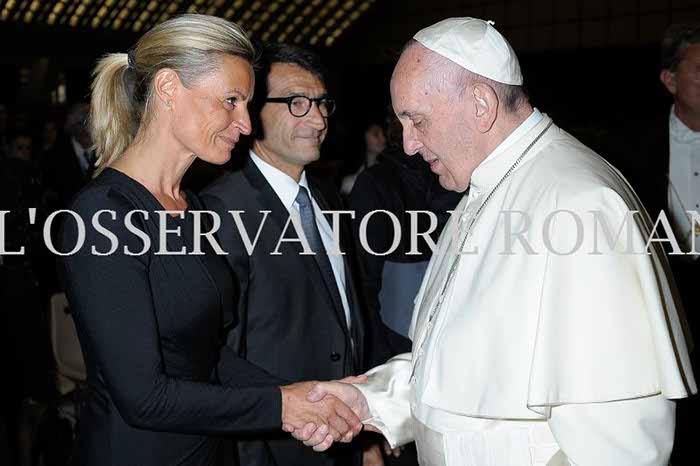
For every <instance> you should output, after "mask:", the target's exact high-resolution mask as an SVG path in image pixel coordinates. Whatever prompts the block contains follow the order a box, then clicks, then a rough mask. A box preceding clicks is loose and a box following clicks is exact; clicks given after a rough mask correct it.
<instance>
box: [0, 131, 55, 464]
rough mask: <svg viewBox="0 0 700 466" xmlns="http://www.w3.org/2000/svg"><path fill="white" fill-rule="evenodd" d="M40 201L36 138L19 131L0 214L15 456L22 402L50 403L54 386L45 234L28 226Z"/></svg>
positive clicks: (3, 180)
mask: <svg viewBox="0 0 700 466" xmlns="http://www.w3.org/2000/svg"><path fill="white" fill-rule="evenodd" d="M40 198H41V189H40V186H39V182H38V172H37V169H36V166H35V164H34V160H33V139H32V136H31V135H30V134H29V133H27V132H21V131H19V132H16V133H15V134H14V135H13V136H12V137H10V138H9V145H8V154H7V157H6V159H5V160H3V161H2V163H1V164H0V210H2V211H9V212H8V213H7V214H5V216H4V220H3V225H2V227H3V233H4V238H3V243H4V244H3V246H4V248H5V251H8V254H2V255H0V303H2V304H0V332H2V334H1V335H0V348H1V350H0V352H1V353H2V354H3V359H5V360H6V361H4V364H3V367H4V368H5V372H6V374H7V378H6V382H5V383H3V384H2V388H1V389H0V390H2V393H1V394H0V400H2V403H3V407H2V409H1V411H2V413H3V414H4V416H5V417H6V419H7V421H6V423H7V426H6V429H7V434H8V439H7V443H8V444H9V445H10V448H11V451H13V452H14V451H15V450H16V449H15V447H17V446H19V445H18V439H19V438H20V437H21V435H20V433H19V432H18V426H19V416H18V415H19V411H18V409H19V407H20V405H21V403H23V402H25V403H34V402H35V401H36V400H45V399H47V397H48V396H49V395H50V393H49V390H50V387H51V380H50V365H49V348H48V331H47V328H46V319H45V314H44V313H43V309H44V308H43V306H42V304H43V303H42V301H41V298H40V293H39V286H38V283H37V274H36V264H35V260H34V259H35V258H36V252H37V250H38V248H39V247H40V245H41V242H42V239H41V230H40V228H36V227H32V226H31V225H30V224H29V220H28V214H27V212H28V209H29V208H32V207H39V205H40ZM22 248H23V249H22ZM20 251H22V253H21V254H10V253H9V252H14V253H17V252H20ZM3 440H4V439H3ZM13 455H14V453H13Z"/></svg>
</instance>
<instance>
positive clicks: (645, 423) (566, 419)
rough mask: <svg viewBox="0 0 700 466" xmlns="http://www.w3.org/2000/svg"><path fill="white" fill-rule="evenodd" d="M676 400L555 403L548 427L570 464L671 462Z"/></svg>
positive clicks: (619, 465) (635, 465) (649, 465)
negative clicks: (557, 404) (558, 404)
mask: <svg viewBox="0 0 700 466" xmlns="http://www.w3.org/2000/svg"><path fill="white" fill-rule="evenodd" d="M675 413H676V406H675V402H673V401H671V400H668V399H666V398H664V397H663V396H662V395H656V396H651V397H646V398H638V399H633V400H624V401H612V402H608V403H590V404H567V405H561V406H557V407H554V408H552V411H551V417H550V419H549V421H548V422H549V427H550V429H551V431H552V434H553V435H554V438H555V439H556V441H557V443H558V444H559V446H560V448H561V450H562V452H563V453H564V454H565V455H566V457H567V458H568V460H569V463H570V464H571V465H572V466H589V465H590V466H667V465H668V461H669V458H670V456H671V450H672V448H673V435H674V427H675Z"/></svg>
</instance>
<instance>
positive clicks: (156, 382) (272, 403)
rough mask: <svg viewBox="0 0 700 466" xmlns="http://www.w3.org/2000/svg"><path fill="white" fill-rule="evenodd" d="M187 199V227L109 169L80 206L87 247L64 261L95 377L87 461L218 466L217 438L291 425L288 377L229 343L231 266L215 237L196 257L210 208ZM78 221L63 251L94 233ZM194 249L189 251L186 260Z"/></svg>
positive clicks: (68, 227)
mask: <svg viewBox="0 0 700 466" xmlns="http://www.w3.org/2000/svg"><path fill="white" fill-rule="evenodd" d="M187 195H188V203H189V207H188V210H187V211H186V213H185V218H184V219H179V218H173V217H171V216H170V215H167V214H166V215H165V216H164V217H163V218H162V219H161V217H159V216H158V215H157V214H156V213H155V211H159V210H160V211H163V210H164V208H163V207H162V205H161V204H160V203H159V202H158V201H157V199H156V198H155V197H154V196H153V195H152V194H151V193H150V192H149V191H148V190H147V189H146V188H145V187H144V186H142V185H141V184H139V183H138V182H136V181H135V180H133V179H132V178H130V177H128V176H127V175H125V174H123V173H122V172H119V171H117V170H114V169H109V168H108V169H106V170H105V171H104V172H103V173H102V174H100V176H98V177H97V178H96V179H95V180H94V181H93V182H92V183H91V184H90V185H88V187H86V188H85V189H84V190H83V191H82V192H81V193H80V194H79V195H78V196H77V198H76V199H75V200H74V202H73V205H72V208H71V210H73V211H74V212H76V213H77V214H78V215H79V216H80V217H81V218H82V219H83V223H84V225H85V229H84V233H85V235H84V236H85V241H84V244H83V245H82V247H81V248H80V250H79V251H78V252H77V253H75V254H72V255H68V256H64V257H62V265H63V268H64V270H63V271H64V274H65V282H66V283H65V285H66V293H67V296H68V301H69V304H70V309H71V312H72V313H73V316H74V318H75V322H76V327H77V329H78V334H79V337H80V342H81V346H82V348H83V354H84V356H85V362H86V366H87V374H88V375H87V385H88V388H87V393H86V396H85V399H84V401H83V402H82V403H81V408H82V409H81V418H80V423H79V434H78V435H79V436H78V448H77V454H78V457H79V463H80V464H84V465H96V466H97V465H100V466H110V465H113V466H116V465H124V466H149V465H153V466H164V465H216V464H219V463H220V457H221V448H220V447H221V440H220V439H219V438H217V434H226V433H240V432H246V433H250V432H256V431H263V430H272V429H279V427H280V424H281V420H280V418H281V395H280V391H279V388H278V385H279V384H280V383H281V381H279V380H278V379H276V378H275V377H273V376H271V375H269V374H267V373H266V372H264V371H262V370H261V369H258V368H257V367H256V366H253V365H251V364H250V363H248V362H246V361H244V360H242V359H240V358H238V357H237V355H236V354H235V352H233V350H232V349H230V348H229V346H227V345H226V334H225V329H228V328H230V327H231V326H233V325H235V323H236V322H235V321H234V317H233V312H232V310H233V309H234V302H233V300H234V280H233V277H232V275H231V272H230V271H229V269H228V265H227V263H226V261H225V259H224V258H223V257H219V256H217V255H216V254H214V253H213V251H212V248H211V246H210V244H209V242H208V240H207V239H206V238H203V237H202V238H201V249H202V252H203V253H204V254H202V255H194V254H189V253H191V252H192V251H193V246H194V245H195V244H194V243H193V241H194V237H193V226H194V215H195V214H194V213H193V211H196V210H203V206H202V204H201V202H200V201H199V200H198V199H197V198H196V197H195V196H194V195H193V194H191V193H187ZM105 210H106V211H107V212H104V211H105ZM99 211H103V212H101V213H100V214H99V217H97V218H98V222H93V215H94V214H95V213H97V212H99ZM134 211H140V212H134ZM129 212H132V213H131V214H129ZM144 213H147V215H148V218H147V219H146V218H145V215H144ZM129 215H130V216H129ZM202 218H203V220H204V221H203V222H202V223H203V225H202V228H201V230H202V232H207V231H208V230H209V227H208V225H209V222H206V220H209V218H208V217H207V215H206V214H202ZM95 223H99V225H101V227H100V226H97V225H95ZM77 225H78V222H76V220H75V219H74V218H70V217H67V216H66V218H65V221H64V227H63V232H62V236H61V247H62V248H63V249H62V252H70V251H71V250H72V249H73V248H74V247H75V246H76V244H77V241H78V240H79V237H80V236H82V235H81V234H80V233H81V231H80V228H79V227H78V226H77ZM166 229H167V232H166ZM178 229H179V230H180V233H179V234H178V233H177V232H176V230H178ZM231 233H233V232H231ZM163 240H164V241H163ZM148 242H150V247H148V250H147V251H146V252H145V253H143V254H140V253H141V252H142V251H143V250H144V249H145V248H144V246H145V243H148ZM115 246H116V248H115ZM93 248H94V249H93ZM125 248H127V249H128V252H125ZM183 248H184V249H186V252H187V253H188V254H185V255H176V254H175V253H177V252H180V251H181V250H182V249H183ZM112 249H114V250H113V251H111V250H112ZM105 253H110V254H107V255H102V256H100V255H98V254H105Z"/></svg>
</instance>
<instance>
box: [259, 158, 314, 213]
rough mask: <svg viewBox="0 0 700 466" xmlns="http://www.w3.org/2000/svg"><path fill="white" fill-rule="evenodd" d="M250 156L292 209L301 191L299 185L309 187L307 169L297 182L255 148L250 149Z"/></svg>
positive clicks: (283, 201)
mask: <svg viewBox="0 0 700 466" xmlns="http://www.w3.org/2000/svg"><path fill="white" fill-rule="evenodd" d="M250 158H251V159H252V160H253V163H255V165H256V166H257V167H258V169H259V170H260V172H262V174H263V176H264V177H265V179H266V180H267V182H268V183H270V186H272V189H273V190H274V191H275V193H276V194H277V197H279V198H280V201H282V204H284V206H285V207H286V208H287V210H290V209H291V208H292V206H293V205H294V201H295V200H296V198H297V194H298V193H299V186H303V187H305V188H306V189H309V183H308V181H307V180H306V171H303V172H301V178H300V180H299V183H297V182H296V181H294V178H292V177H291V176H289V175H287V174H286V173H284V172H283V171H282V170H280V169H278V168H276V167H273V166H272V165H270V164H269V163H267V162H265V161H264V160H263V159H261V158H260V157H259V156H258V155H257V154H256V153H255V152H253V150H251V151H250ZM310 195H311V193H309V196H310Z"/></svg>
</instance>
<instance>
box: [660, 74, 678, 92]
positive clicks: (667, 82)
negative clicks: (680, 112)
mask: <svg viewBox="0 0 700 466" xmlns="http://www.w3.org/2000/svg"><path fill="white" fill-rule="evenodd" d="M659 79H661V82H662V83H663V84H664V86H665V87H666V89H667V90H668V92H670V93H671V95H676V73H674V72H673V71H671V70H663V71H661V74H660V75H659Z"/></svg>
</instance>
